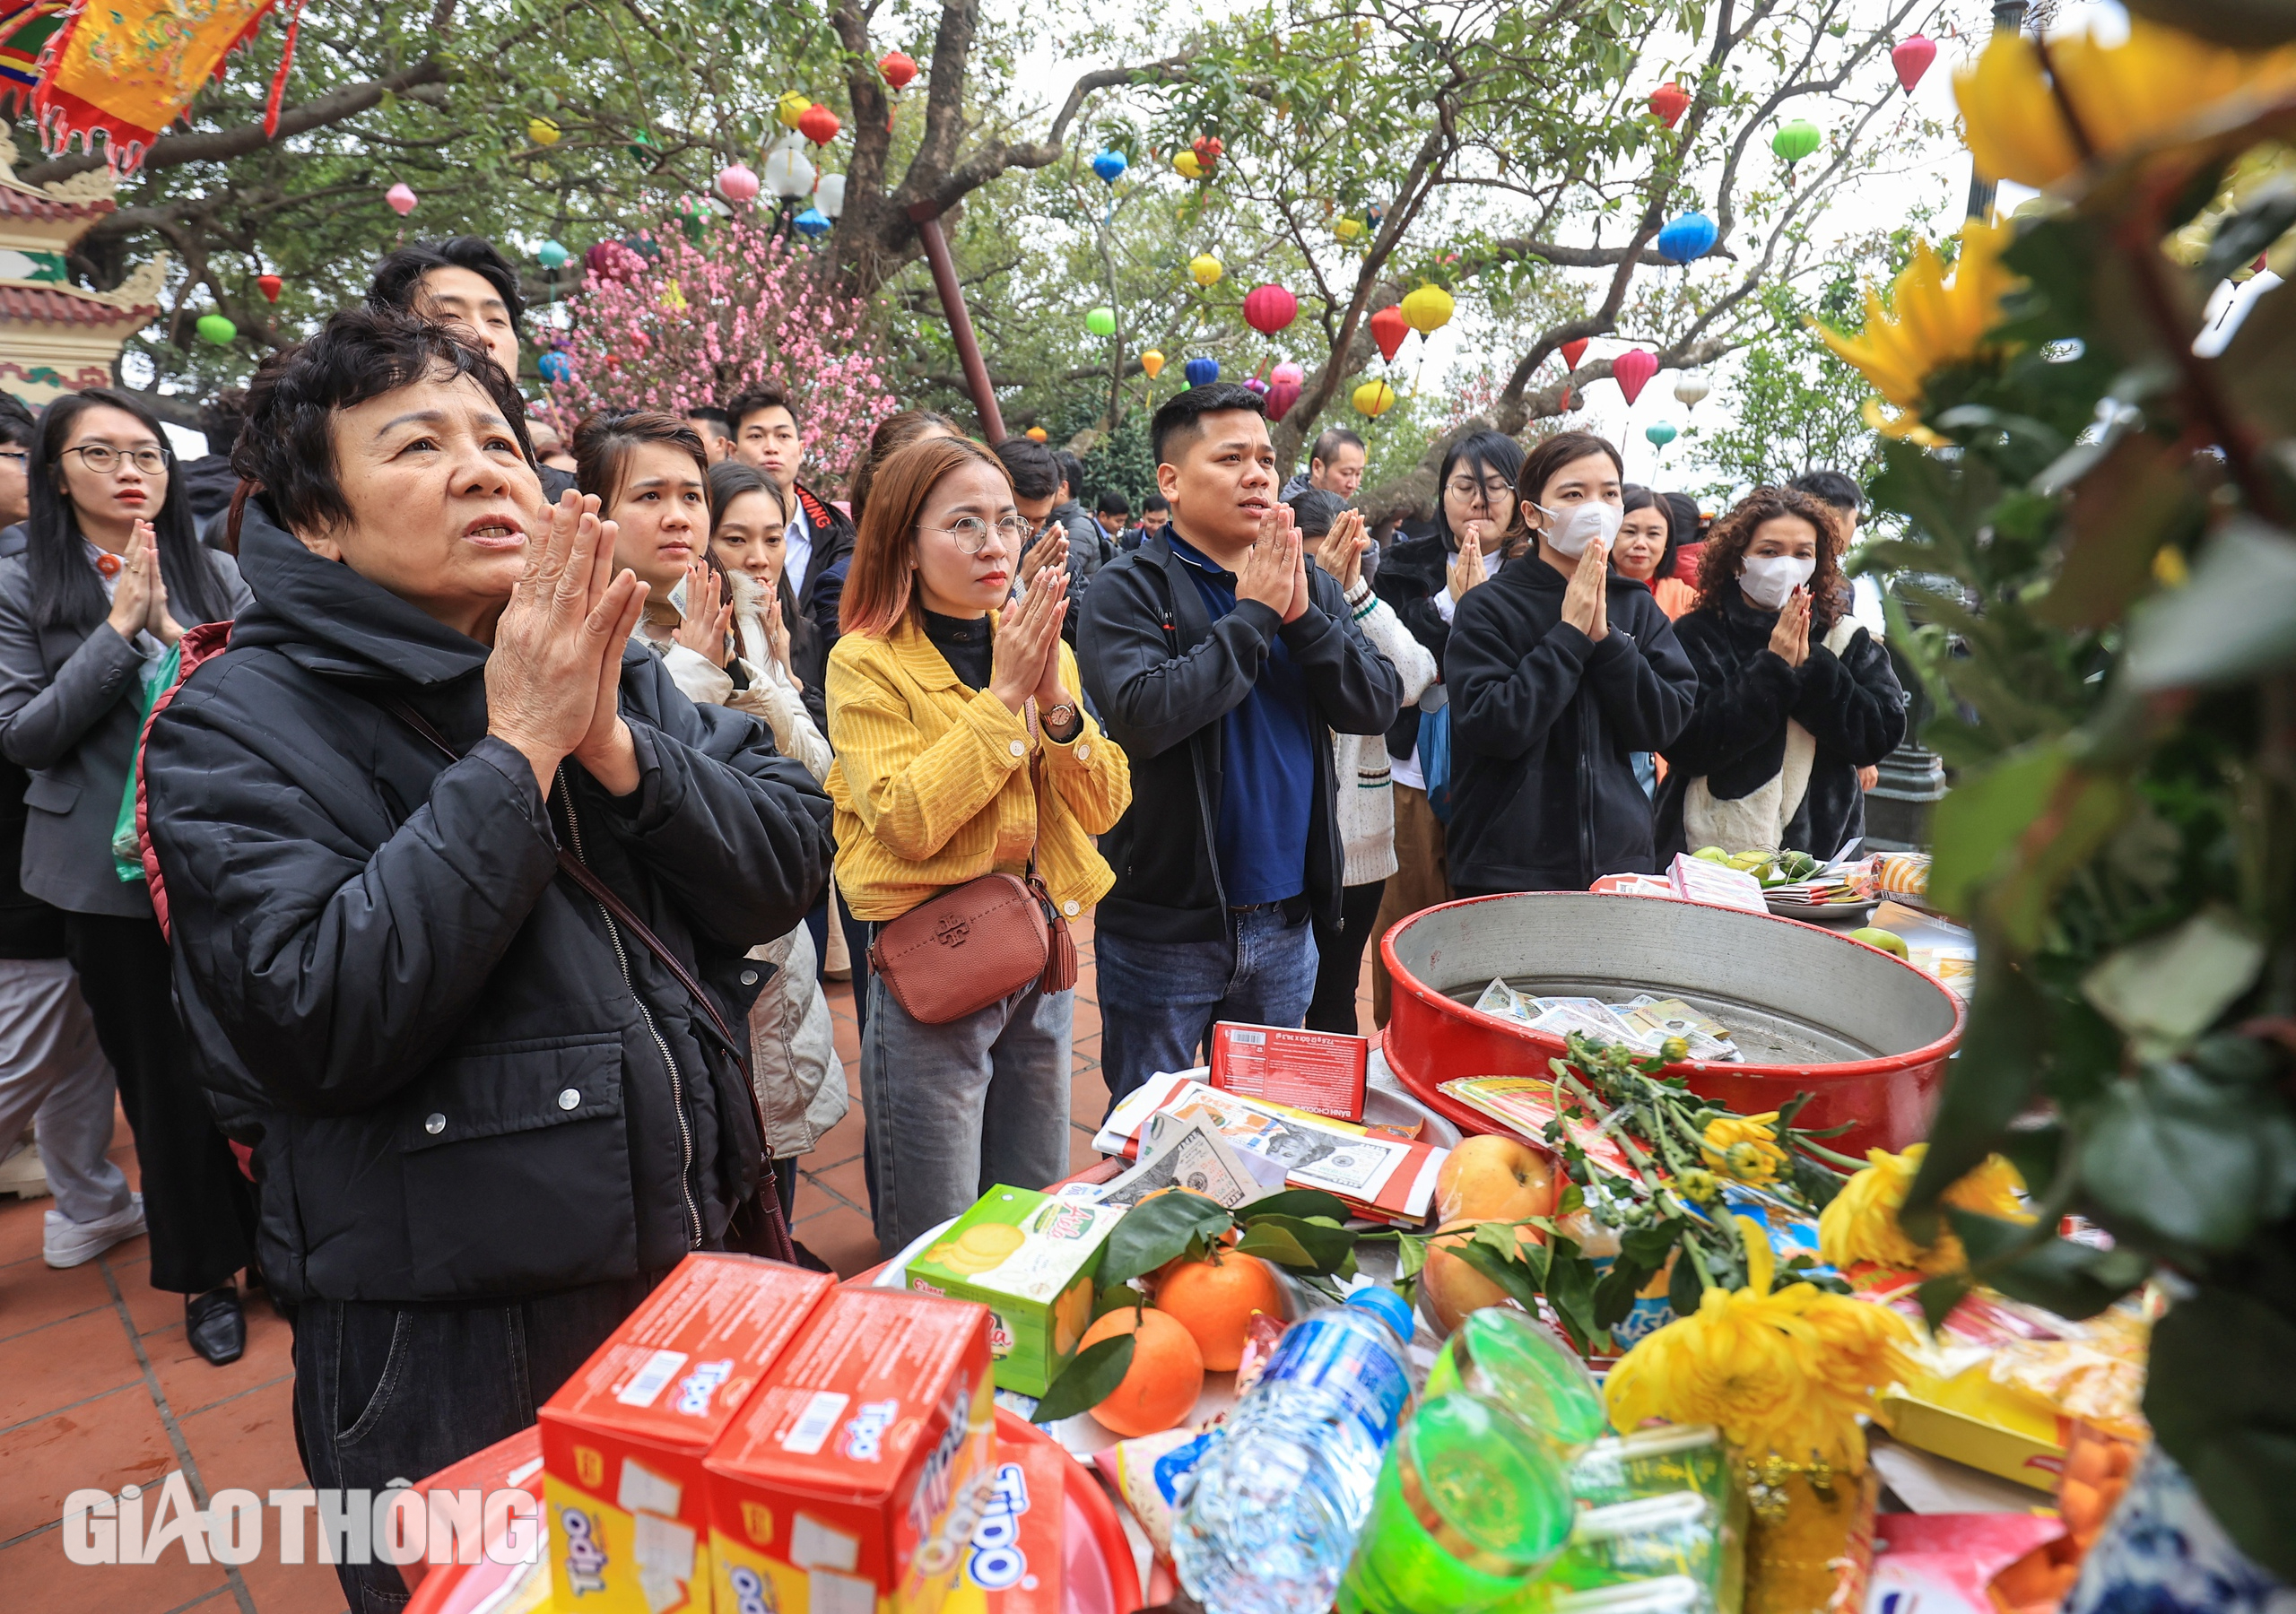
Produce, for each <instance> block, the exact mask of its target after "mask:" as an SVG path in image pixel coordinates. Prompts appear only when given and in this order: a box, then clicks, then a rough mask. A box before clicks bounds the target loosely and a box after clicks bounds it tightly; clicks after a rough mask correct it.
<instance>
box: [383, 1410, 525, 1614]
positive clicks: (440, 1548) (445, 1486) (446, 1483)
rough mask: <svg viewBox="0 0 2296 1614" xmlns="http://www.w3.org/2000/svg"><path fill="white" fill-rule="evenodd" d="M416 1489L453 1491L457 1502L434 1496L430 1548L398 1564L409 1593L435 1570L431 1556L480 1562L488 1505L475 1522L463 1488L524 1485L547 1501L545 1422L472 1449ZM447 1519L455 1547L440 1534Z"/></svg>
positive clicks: (486, 1490) (490, 1491)
mask: <svg viewBox="0 0 2296 1614" xmlns="http://www.w3.org/2000/svg"><path fill="white" fill-rule="evenodd" d="M415 1489H417V1490H419V1491H422V1492H424V1493H425V1494H426V1495H427V1494H428V1493H430V1492H432V1491H454V1492H457V1493H458V1495H457V1499H456V1501H455V1502H453V1503H447V1502H443V1501H433V1502H432V1503H431V1544H430V1549H429V1550H428V1551H426V1552H425V1553H424V1554H423V1556H422V1557H421V1558H417V1559H415V1560H414V1562H413V1563H411V1564H401V1565H400V1566H398V1574H399V1578H400V1579H401V1580H403V1581H404V1582H405V1583H406V1589H407V1590H408V1591H410V1592H412V1591H413V1590H414V1589H415V1588H416V1587H418V1586H420V1585H421V1584H422V1577H423V1576H424V1575H427V1574H428V1573H430V1570H431V1558H434V1557H435V1558H438V1560H439V1562H441V1563H445V1562H447V1561H448V1553H449V1551H451V1552H453V1553H455V1554H457V1556H458V1557H459V1559H460V1561H461V1562H463V1563H465V1564H467V1563H473V1562H475V1561H476V1559H475V1557H474V1555H475V1554H477V1553H481V1552H483V1551H484V1549H485V1541H484V1539H483V1535H482V1534H481V1533H480V1530H479V1526H480V1523H483V1519H484V1512H483V1505H482V1509H481V1512H480V1515H479V1519H478V1521H473V1520H472V1519H471V1518H470V1516H469V1511H468V1509H467V1508H466V1507H464V1506H461V1504H462V1502H463V1501H464V1500H465V1498H464V1497H462V1496H461V1495H459V1493H466V1492H471V1491H475V1492H477V1493H478V1495H479V1496H480V1497H482V1498H483V1497H491V1496H492V1495H494V1494H495V1493H496V1492H498V1491H504V1490H522V1491H524V1492H526V1495H528V1496H530V1497H533V1498H534V1499H535V1501H537V1502H539V1501H541V1500H542V1429H541V1427H540V1426H539V1425H535V1424H528V1425H527V1426H526V1427H525V1428H523V1429H521V1430H519V1431H518V1432H517V1434H516V1435H513V1436H510V1437H509V1439H507V1440H498V1441H496V1442H495V1443H494V1444H493V1445H491V1446H486V1447H483V1448H482V1449H481V1450H478V1451H475V1452H473V1453H471V1454H470V1455H469V1456H467V1457H465V1458H464V1459H463V1460H462V1461H461V1462H453V1463H448V1465H447V1466H446V1467H445V1468H442V1469H440V1470H439V1471H438V1472H437V1473H435V1474H433V1475H431V1477H430V1478H429V1479H427V1480H422V1481H421V1482H420V1483H418V1484H417V1485H416V1486H415ZM441 1523H451V1524H452V1525H454V1526H455V1528H456V1531H457V1535H456V1539H455V1540H454V1541H453V1543H452V1545H451V1547H450V1546H449V1544H448V1542H447V1541H446V1540H443V1539H442V1538H441V1537H440V1534H439V1529H440V1526H441ZM464 1532H468V1533H467V1534H465V1533H464Z"/></svg>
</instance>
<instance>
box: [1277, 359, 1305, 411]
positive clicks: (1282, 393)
mask: <svg viewBox="0 0 2296 1614" xmlns="http://www.w3.org/2000/svg"><path fill="white" fill-rule="evenodd" d="M1307 378H1308V372H1307V371H1305V370H1303V369H1300V367H1299V366H1298V365H1296V364H1293V363H1291V362H1290V361H1288V360H1287V361H1285V362H1284V363H1282V364H1279V365H1277V366H1276V367H1275V368H1274V369H1273V370H1270V371H1269V372H1268V377H1267V418H1268V419H1269V420H1271V421H1280V420H1282V419H1283V417H1284V416H1285V415H1287V414H1290V413H1291V405H1293V404H1297V403H1298V402H1299V401H1300V386H1301V384H1302V383H1303V382H1305V381H1306V380H1307Z"/></svg>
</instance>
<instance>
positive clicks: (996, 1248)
mask: <svg viewBox="0 0 2296 1614" xmlns="http://www.w3.org/2000/svg"><path fill="white" fill-rule="evenodd" d="M1123 1215H1124V1211H1123V1210H1122V1209H1121V1208H1119V1207H1118V1206H1114V1205H1091V1204H1085V1203H1083V1202H1080V1201H1076V1200H1064V1199H1055V1198H1053V1197H1052V1196H1051V1195H1050V1194H1048V1193H1038V1192H1037V1191H1036V1190H1035V1189H1033V1188H1010V1187H1006V1186H1005V1185H1003V1184H999V1185H997V1186H996V1187H994V1188H991V1189H990V1190H989V1191H988V1192H987V1193H984V1194H982V1195H981V1196H980V1200H979V1202H978V1203H977V1204H975V1205H974V1206H973V1208H972V1209H971V1210H970V1211H966V1212H965V1213H964V1214H963V1215H962V1216H961V1217H959V1218H958V1219H957V1221H956V1225H955V1226H953V1227H952V1228H950V1229H949V1230H948V1232H946V1233H945V1234H944V1235H942V1236H941V1237H940V1238H938V1239H936V1240H935V1241H934V1243H933V1244H931V1245H928V1246H926V1249H925V1251H924V1253H923V1254H920V1255H918V1257H917V1258H916V1259H915V1260H913V1261H911V1262H910V1263H909V1288H910V1289H912V1290H913V1291H915V1292H916V1293H918V1294H924V1295H946V1296H948V1297H950V1298H952V1299H954V1300H976V1301H978V1302H979V1303H980V1304H981V1305H983V1306H987V1307H988V1310H989V1313H990V1316H989V1323H988V1349H989V1352H990V1354H991V1355H992V1356H993V1357H995V1358H996V1387H997V1388H998V1389H1000V1390H1012V1391H1016V1392H1018V1393H1020V1394H1022V1395H1042V1394H1043V1393H1044V1392H1045V1386H1046V1385H1048V1384H1051V1383H1052V1381H1053V1380H1054V1379H1055V1378H1056V1377H1057V1376H1058V1375H1059V1373H1060V1370H1061V1369H1062V1368H1063V1367H1066V1366H1067V1365H1068V1358H1070V1357H1072V1356H1074V1355H1075V1354H1076V1341H1079V1340H1081V1339H1083V1337H1084V1331H1085V1330H1086V1329H1087V1328H1089V1327H1091V1323H1092V1274H1093V1272H1094V1271H1096V1270H1097V1269H1098V1267H1099V1265H1100V1246H1101V1245H1103V1244H1105V1243H1107V1242H1108V1237H1109V1229H1110V1228H1113V1227H1115V1226H1116V1224H1117V1222H1118V1220H1119V1219H1121V1218H1122V1217H1123Z"/></svg>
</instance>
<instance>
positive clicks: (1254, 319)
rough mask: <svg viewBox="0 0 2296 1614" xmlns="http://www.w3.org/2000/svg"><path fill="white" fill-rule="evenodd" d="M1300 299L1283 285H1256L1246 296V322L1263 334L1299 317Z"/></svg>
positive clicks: (1269, 334)
mask: <svg viewBox="0 0 2296 1614" xmlns="http://www.w3.org/2000/svg"><path fill="white" fill-rule="evenodd" d="M1299 314H1300V299H1298V298H1296V297H1294V296H1292V295H1291V293H1290V292H1289V291H1285V290H1284V289H1283V287H1281V286H1274V285H1269V286H1254V287H1253V288H1252V289H1251V291H1249V292H1248V294H1246V296H1245V298H1244V323H1245V324H1246V325H1249V326H1251V328H1252V329H1253V330H1255V331H1257V332H1258V333H1259V334H1261V335H1263V336H1273V335H1274V334H1276V332H1278V331H1280V330H1282V329H1283V327H1284V326H1285V325H1290V324H1291V322H1292V320H1294V319H1296V318H1298V317H1299Z"/></svg>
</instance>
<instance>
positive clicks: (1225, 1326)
mask: <svg viewBox="0 0 2296 1614" xmlns="http://www.w3.org/2000/svg"><path fill="white" fill-rule="evenodd" d="M1156 1309H1157V1310H1159V1311H1161V1312H1163V1313H1165V1314H1166V1315H1169V1316H1171V1317H1174V1318H1176V1319H1178V1323H1179V1325H1180V1326H1181V1327H1182V1328H1185V1329H1187V1332H1189V1334H1190V1335H1192V1336H1193V1337H1194V1338H1195V1340H1196V1348H1197V1349H1200V1350H1201V1351H1203V1352H1204V1365H1205V1367H1208V1368H1210V1369H1211V1370H1212V1371H1213V1372H1214V1373H1233V1372H1234V1371H1235V1370H1236V1366H1237V1364H1238V1363H1239V1362H1241V1361H1242V1360H1243V1359H1244V1336H1245V1335H1246V1333H1247V1332H1249V1330H1250V1328H1251V1323H1252V1314H1253V1313H1254V1312H1265V1313H1266V1314H1267V1315H1269V1316H1271V1317H1274V1318H1277V1319H1279V1320H1280V1319H1281V1318H1282V1317H1283V1288H1282V1286H1281V1285H1279V1284H1278V1283H1277V1282H1276V1281H1275V1274H1274V1272H1272V1271H1269V1270H1268V1267H1267V1263H1265V1262H1264V1261H1262V1260H1260V1259H1259V1258H1258V1257H1257V1256H1256V1255H1236V1254H1225V1255H1222V1254H1215V1255H1213V1256H1212V1257H1211V1258H1210V1259H1209V1260H1206V1261H1184V1262H1182V1263H1179V1264H1178V1265H1177V1266H1173V1267H1168V1268H1166V1269H1165V1271H1164V1275H1163V1277H1162V1278H1161V1279H1160V1280H1158V1282H1157V1284H1156Z"/></svg>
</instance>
